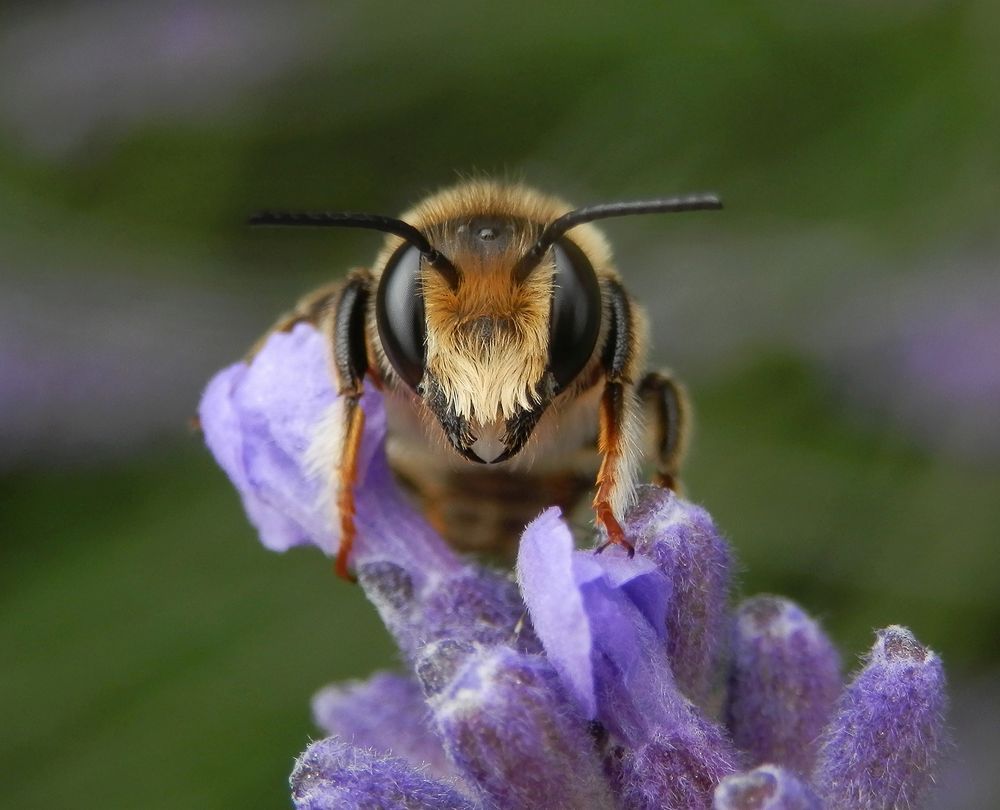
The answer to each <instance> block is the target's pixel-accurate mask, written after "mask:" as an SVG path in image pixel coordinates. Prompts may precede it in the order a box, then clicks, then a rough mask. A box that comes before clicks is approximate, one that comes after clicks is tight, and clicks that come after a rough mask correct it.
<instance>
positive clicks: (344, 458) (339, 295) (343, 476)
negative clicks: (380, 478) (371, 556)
mask: <svg viewBox="0 0 1000 810" xmlns="http://www.w3.org/2000/svg"><path fill="white" fill-rule="evenodd" d="M370 289H371V275H370V274H369V273H368V271H366V270H355V271H353V272H352V273H351V274H350V275H349V276H348V278H347V281H346V282H345V283H344V284H343V286H342V287H340V288H339V289H338V290H337V291H336V292H335V295H334V297H333V300H332V305H330V306H327V307H326V308H325V310H324V314H323V315H322V316H321V317H320V322H319V325H320V329H321V330H322V331H323V332H324V333H325V334H326V335H328V336H329V338H330V339H331V341H332V344H333V367H334V374H335V376H336V379H337V392H338V393H339V394H340V397H341V401H342V403H343V406H342V407H343V422H342V424H341V426H340V429H341V430H342V431H343V434H342V435H343V441H342V442H341V450H340V458H339V459H338V464H337V485H338V486H337V500H336V503H337V512H338V515H339V517H340V548H339V549H338V550H337V563H336V571H337V574H338V576H341V577H343V578H344V579H350V580H353V577H352V576H351V574H350V571H349V570H348V568H347V560H348V557H349V556H350V553H351V547H352V546H353V545H354V535H355V525H354V484H355V481H356V480H357V476H358V450H359V449H360V448H361V436H362V434H363V432H364V430H363V429H364V425H365V413H364V411H363V410H362V409H361V404H360V401H361V394H362V392H363V391H364V378H365V375H366V374H367V373H368V369H369V363H368V348H367V343H366V340H365V317H366V313H367V307H368V296H369V292H370Z"/></svg>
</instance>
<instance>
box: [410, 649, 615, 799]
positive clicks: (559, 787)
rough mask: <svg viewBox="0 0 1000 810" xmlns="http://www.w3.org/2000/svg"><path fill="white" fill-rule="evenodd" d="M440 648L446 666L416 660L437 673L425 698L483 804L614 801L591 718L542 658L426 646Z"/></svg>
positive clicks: (420, 667)
mask: <svg viewBox="0 0 1000 810" xmlns="http://www.w3.org/2000/svg"><path fill="white" fill-rule="evenodd" d="M442 653H443V654H444V658H445V660H446V664H445V665H444V666H443V667H442V666H441V665H439V664H435V665H434V666H432V667H426V666H424V662H423V661H422V660H421V661H420V662H419V663H418V671H433V672H435V673H436V674H435V680H434V682H433V683H432V684H431V685H430V687H431V688H430V689H429V690H428V691H429V692H430V693H431V697H430V699H429V702H430V705H431V707H432V709H433V711H434V718H435V720H436V722H437V725H438V730H439V733H440V735H441V738H442V740H443V741H444V745H445V750H446V751H447V752H448V756H449V758H450V759H451V761H452V763H453V765H454V766H455V769H456V771H457V772H458V773H460V774H461V775H462V776H463V777H464V778H465V779H466V781H467V782H468V784H470V785H474V786H476V787H477V788H478V790H479V791H480V794H481V796H482V798H483V800H484V802H485V803H486V804H487V805H488V806H490V807H497V808H512V809H513V808H518V810H520V808H528V807H544V808H553V810H560V808H565V810H570V809H571V808H572V809H573V810H576V809H577V808H582V807H586V808H592V809H593V810H601V808H611V807H613V806H614V805H613V802H612V799H611V795H610V793H609V791H608V786H607V784H606V783H605V781H604V777H603V775H602V772H601V765H600V762H599V760H598V758H597V753H596V751H595V748H594V740H593V738H592V736H591V735H590V733H589V730H588V724H587V722H586V720H585V718H583V717H582V716H581V715H579V714H578V713H577V712H576V711H575V710H574V708H573V707H572V705H571V704H570V703H569V701H568V700H567V698H566V695H565V693H564V691H563V689H562V685H561V684H560V682H559V678H558V676H557V675H556V673H555V671H554V670H553V669H552V667H551V666H550V665H549V664H548V662H546V661H545V659H544V658H541V657H539V656H532V655H524V654H521V653H517V652H515V651H514V650H511V649H509V648H504V647H497V648H492V649H490V648H484V647H478V646H469V647H467V648H466V649H465V650H461V649H459V648H456V647H448V646H447V645H440V644H439V645H435V646H434V647H432V648H431V649H430V650H428V654H429V655H431V656H441V655H442ZM456 653H457V654H456ZM462 653H464V656H463V655H462ZM448 673H450V674H451V677H450V679H449V678H448V677H447V675H448ZM444 681H447V684H446V685H445V686H443V687H442V686H441V684H442V682H444Z"/></svg>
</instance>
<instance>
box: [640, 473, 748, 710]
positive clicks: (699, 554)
mask: <svg viewBox="0 0 1000 810" xmlns="http://www.w3.org/2000/svg"><path fill="white" fill-rule="evenodd" d="M624 528H625V532H626V534H627V535H628V536H629V537H630V538H631V540H632V542H633V543H634V544H635V549H636V552H638V554H639V555H643V556H646V557H648V558H649V559H651V560H653V562H655V563H656V565H657V566H658V567H659V569H660V570H661V571H662V572H663V573H664V574H665V575H666V577H667V579H668V580H669V581H670V583H671V584H672V596H671V598H670V603H669V609H668V611H667V615H666V629H665V633H664V637H665V639H666V643H667V654H668V656H669V659H670V665H671V668H672V669H673V672H674V677H675V678H676V680H677V684H678V685H679V686H680V688H681V689H682V690H683V691H684V693H685V694H686V695H688V696H689V697H691V698H692V699H693V700H695V701H698V702H703V701H704V700H705V698H706V696H707V694H708V692H709V691H710V690H711V688H712V686H713V685H714V684H715V681H716V675H717V673H718V672H719V671H720V667H719V662H720V661H721V659H722V656H723V654H724V652H725V649H724V642H725V638H726V624H727V607H728V602H729V583H730V577H731V570H732V554H731V552H730V549H729V544H728V543H726V541H725V540H724V539H723V538H722V537H721V536H720V535H719V532H718V530H717V529H716V528H715V524H714V523H713V522H712V519H711V517H709V515H708V513H707V512H706V511H705V510H704V509H701V508H700V507H698V506H695V505H694V504H692V503H689V502H687V501H685V500H683V499H681V498H678V497H677V496H676V495H674V494H673V493H671V492H669V491H667V490H664V489H661V488H659V487H653V486H644V487H640V488H639V490H638V499H637V501H636V504H635V506H634V507H633V508H632V510H631V511H630V512H629V514H628V515H627V516H626V521H625V526H624Z"/></svg>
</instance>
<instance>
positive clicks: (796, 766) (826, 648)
mask: <svg viewBox="0 0 1000 810" xmlns="http://www.w3.org/2000/svg"><path fill="white" fill-rule="evenodd" d="M733 647H734V649H733V663H732V670H731V672H730V677H729V692H728V696H727V701H726V709H725V713H726V722H727V725H728V726H729V730H730V732H731V733H732V735H733V741H734V742H735V743H736V745H737V746H738V747H739V748H741V749H742V750H744V751H746V752H747V753H748V754H749V755H750V762H751V764H754V765H757V764H762V763H765V762H770V763H776V764H779V765H783V766H784V767H786V768H790V769H792V770H793V771H795V772H796V773H798V774H803V775H808V774H810V773H811V772H812V768H813V765H814V761H815V757H816V748H817V746H818V743H819V737H820V735H821V733H822V731H823V729H824V728H825V727H826V724H827V722H828V721H829V720H830V716H831V714H832V713H833V707H834V703H835V702H836V700H837V696H838V695H839V694H840V690H841V685H842V684H841V678H840V658H839V656H838V655H837V651H836V650H835V649H834V647H833V645H832V644H831V643H830V641H829V639H828V638H827V637H826V635H825V634H824V633H823V631H822V630H821V629H820V627H819V625H818V624H816V622H814V621H813V620H812V619H811V618H809V616H807V615H806V614H805V613H804V612H803V611H802V610H801V609H800V608H799V607H798V606H797V605H796V604H795V603H793V602H791V601H789V600H787V599H781V598H779V597H775V596H758V597H755V598H753V599H748V600H747V601H746V602H744V603H743V605H742V606H741V607H740V609H739V611H737V614H736V621H735V642H734V645H733Z"/></svg>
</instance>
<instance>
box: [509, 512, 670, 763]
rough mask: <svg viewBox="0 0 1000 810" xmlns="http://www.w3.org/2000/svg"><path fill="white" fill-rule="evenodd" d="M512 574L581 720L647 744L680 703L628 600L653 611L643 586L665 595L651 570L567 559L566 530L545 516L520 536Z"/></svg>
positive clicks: (661, 651) (646, 565)
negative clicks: (515, 574) (636, 599)
mask: <svg viewBox="0 0 1000 810" xmlns="http://www.w3.org/2000/svg"><path fill="white" fill-rule="evenodd" d="M517 572H518V580H519V582H520V585H521V592H522V595H523V596H524V600H525V603H526V604H527V605H528V610H529V612H530V614H531V620H532V624H533V625H534V627H535V631H536V633H537V634H538V637H539V638H540V639H541V641H542V644H543V646H544V648H545V652H546V655H547V656H548V659H549V661H551V662H552V665H553V666H554V667H555V669H556V671H557V672H558V673H559V675H560V677H561V679H562V680H563V683H564V684H565V686H566V689H567V691H568V692H569V694H570V696H571V698H572V699H573V700H574V701H575V703H576V704H577V706H578V708H579V710H580V712H581V713H582V714H583V715H584V716H586V717H588V718H591V719H597V720H599V721H600V722H601V723H602V724H604V725H605V726H606V727H607V728H608V729H609V730H610V731H612V732H613V733H614V734H616V735H618V736H619V737H621V738H622V739H624V740H627V741H629V742H631V743H633V744H639V743H641V742H643V741H645V740H646V739H648V737H649V736H650V735H651V734H652V733H653V731H654V730H655V729H656V728H658V727H659V726H660V725H662V724H664V723H666V722H667V721H668V719H669V718H670V716H671V713H672V712H673V711H675V710H676V707H674V706H673V705H672V704H673V703H674V702H676V701H678V700H680V701H681V702H682V703H683V699H681V698H680V696H679V695H678V694H677V693H676V690H675V689H674V686H673V683H672V678H671V675H670V671H669V668H668V666H667V661H666V649H665V647H664V644H663V640H662V638H661V637H660V635H659V634H658V633H657V632H656V631H655V630H654V629H653V626H652V625H651V624H650V623H649V622H648V620H647V618H646V616H645V615H644V613H643V612H642V611H641V610H640V609H639V607H637V605H636V603H635V602H633V601H632V598H631V595H633V594H636V593H638V594H640V596H641V597H642V599H641V601H642V603H643V604H644V605H646V606H648V605H650V604H655V603H656V599H654V598H652V597H649V596H648V593H647V592H648V591H650V590H652V588H653V584H652V582H650V581H648V580H653V581H658V582H659V585H660V589H661V590H664V589H667V590H668V586H667V583H666V582H665V580H664V578H663V577H662V575H660V574H659V573H658V572H657V571H656V570H655V566H654V565H653V564H652V563H650V561H648V560H643V559H641V558H636V559H634V560H628V559H627V558H625V556H624V554H621V555H620V556H616V555H615V554H614V553H613V552H612V553H609V554H605V555H600V556H596V555H594V554H593V553H592V552H587V551H582V552H574V551H573V537H572V535H571V534H570V531H569V528H568V527H567V526H566V524H565V522H564V521H563V520H562V519H561V518H560V517H559V511H558V510H556V509H550V510H547V511H546V512H544V513H543V514H542V515H541V516H540V517H539V518H537V519H536V520H535V521H533V522H532V523H531V524H530V525H529V526H528V528H527V529H526V530H525V532H524V536H523V537H522V539H521V547H520V552H519V554H518V562H517ZM643 580H647V581H643ZM665 603H666V599H665V598H664V599H661V600H660V604H661V605H663V604H665Z"/></svg>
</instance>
